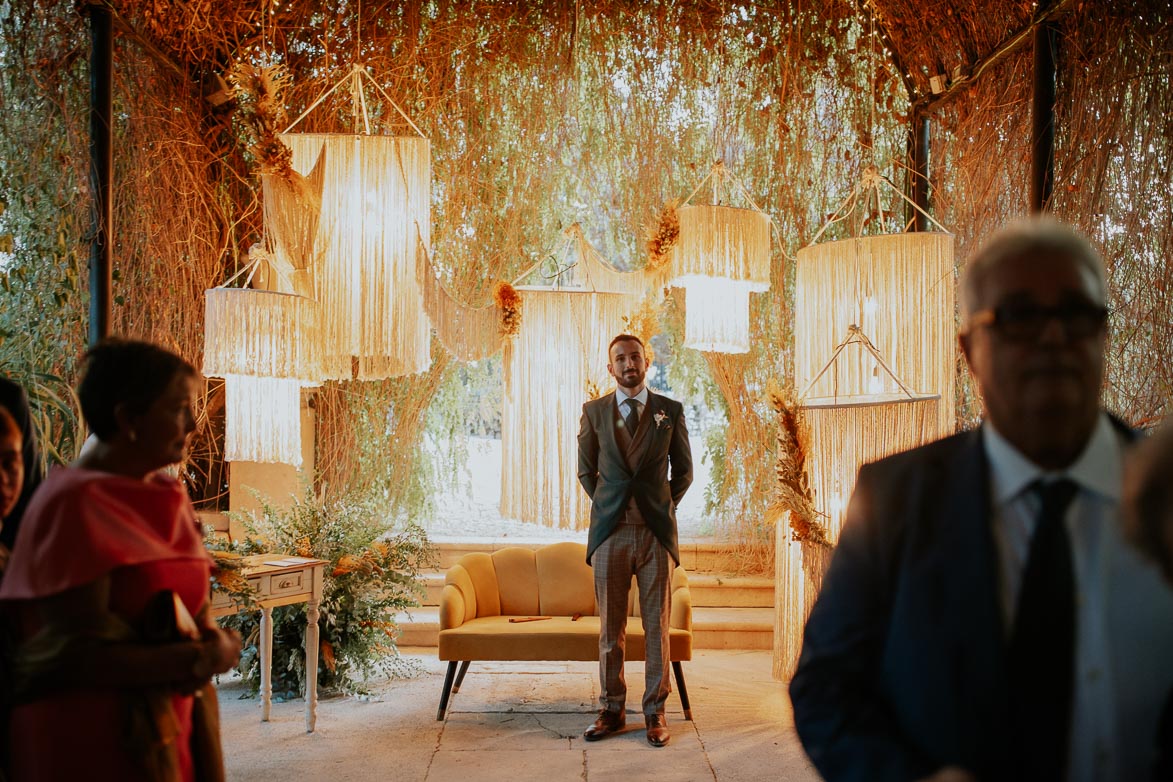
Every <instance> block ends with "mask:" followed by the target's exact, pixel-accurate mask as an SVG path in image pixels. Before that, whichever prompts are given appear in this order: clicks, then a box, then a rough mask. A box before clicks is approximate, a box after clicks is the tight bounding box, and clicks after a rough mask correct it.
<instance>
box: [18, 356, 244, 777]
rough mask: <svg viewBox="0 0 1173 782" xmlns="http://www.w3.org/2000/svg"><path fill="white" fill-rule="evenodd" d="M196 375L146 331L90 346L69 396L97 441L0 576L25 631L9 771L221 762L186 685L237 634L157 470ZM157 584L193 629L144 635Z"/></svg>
mask: <svg viewBox="0 0 1173 782" xmlns="http://www.w3.org/2000/svg"><path fill="white" fill-rule="evenodd" d="M198 378H199V375H198V373H197V372H196V370H195V369H194V368H193V367H192V366H191V365H190V364H188V363H187V362H186V361H184V360H183V359H182V358H180V357H179V356H176V355H174V354H172V353H170V352H168V351H166V350H163V349H162V348H159V347H156V346H154V345H151V344H148V343H145V342H132V341H123V340H108V341H105V342H103V343H101V344H99V345H97V346H96V347H94V348H93V349H91V350H90V352H89V353H88V354H87V356H86V366H85V371H84V375H83V378H82V381H81V384H80V386H79V388H78V398H79V399H80V401H81V407H82V413H83V415H84V416H85V419H86V423H87V424H88V425H89V427H90V430H91V432H92V433H93V438H91V442H90V443H87V446H86V447H85V448H84V449H83V453H82V456H81V457H80V458H79V459H78V460H77V461H76V462H74V463H73V464H72V465H70V466H69V467H68V468H61V469H57V470H55V471H54V472H52V473H51V474H50V475H49V476H48V478H47V479H46V480H45V482H44V483H43V484H42V485H41V487H40V489H39V490H38V492H37V493H36V494H35V495H34V496H33V499H32V501H31V503H30V505H29V508H28V511H27V512H26V515H25V518H24V521H23V525H22V528H21V532H20V536H19V537H18V540H17V543H16V546H15V547H14V549H13V551H12V555H11V557H10V559H9V562H8V567H7V569H6V572H5V574H4V580H3V582H2V584H0V601H2V603H3V608H4V610H5V611H6V613H8V614H10V615H12V616H13V617H14V620H15V622H16V627H17V638H18V644H17V648H16V650H15V654H14V659H13V665H14V680H15V690H16V695H15V699H14V700H15V702H16V703H15V706H14V707H13V709H12V719H11V727H10V731H9V737H8V739H9V742H10V743H9V747H10V753H11V760H10V762H11V768H10V773H11V778H12V779H13V780H21V781H22V782H23V781H24V780H32V781H34V782H40V781H41V780H76V779H87V780H158V779H166V780H177V781H178V780H194V779H197V778H215V777H217V776H219V775H222V773H223V771H222V768H219V769H215V768H204V767H202V766H198V761H199V760H200V757H199V753H196V757H194V758H193V752H192V749H191V747H192V744H191V737H192V725H193V723H192V714H193V702H194V700H195V698H194V694H196V693H200V692H202V688H203V687H204V685H205V684H206V683H207V682H208V680H209V679H210V678H211V676H213V675H214V674H217V673H222V672H224V671H227V670H229V669H230V668H231V667H232V666H233V665H234V664H235V663H236V660H237V658H238V657H239V653H240V638H239V636H237V635H236V634H235V633H232V632H227V631H224V630H221V629H220V628H219V627H217V626H216V624H215V623H214V621H212V620H211V619H210V618H209V616H208V610H207V609H208V593H209V575H210V567H211V560H210V559H209V557H208V555H207V553H206V552H205V550H204V547H203V543H202V536H201V533H200V528H199V524H198V522H197V519H196V516H195V512H194V510H193V509H192V506H191V502H190V500H189V499H188V497H187V493H186V492H185V491H184V489H183V487H182V486H181V485H180V483H179V482H178V481H176V480H175V479H174V478H172V477H170V476H168V475H166V474H164V473H163V472H160V470H161V469H162V468H164V467H166V466H168V465H171V464H174V463H176V462H179V461H181V460H182V458H183V452H184V448H185V446H186V443H187V438H188V436H189V435H190V434H191V432H192V430H193V429H194V428H195V422H194V417H193V412H192V405H193V401H194V397H195V392H196V385H197V380H198ZM168 590H169V591H170V592H173V593H174V598H172V596H171V595H170V594H168V592H167V591H168ZM160 593H163V596H164V597H166V598H167V599H168V600H170V601H171V604H172V605H173V606H174V608H173V609H172V610H173V611H174V612H175V613H177V614H178V615H179V616H180V618H179V619H178V620H176V619H172V621H171V622H170V626H171V627H172V628H174V627H175V626H176V625H177V624H178V625H179V626H182V624H183V619H184V618H187V619H190V617H195V622H194V625H193V626H191V627H190V628H189V630H188V635H187V637H190V638H191V640H178V641H177V640H173V639H172V638H168V639H167V640H163V641H156V640H148V637H147V636H148V634H147V633H146V632H144V628H143V623H144V621H155V620H153V619H152V617H150V616H145V614H147V613H148V605H158V599H157V598H158V596H159V595H160ZM153 598H154V599H153ZM180 604H181V605H182V607H179V605H180ZM184 609H186V610H184ZM151 613H153V614H157V613H158V612H157V611H153V610H152V612H151ZM187 614H190V616H187ZM200 705H201V707H202V706H203V702H202V701H201V704H200ZM213 707H214V704H213ZM196 712H197V713H199V714H203V713H204V712H203V711H201V710H200V709H197V710H196ZM213 716H214V715H213ZM206 723H207V721H206V720H204V721H202V722H201V723H200V724H205V725H206ZM197 766H198V768H197Z"/></svg>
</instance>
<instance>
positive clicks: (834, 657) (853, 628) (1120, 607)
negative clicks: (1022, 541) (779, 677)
mask: <svg viewBox="0 0 1173 782" xmlns="http://www.w3.org/2000/svg"><path fill="white" fill-rule="evenodd" d="M988 473H989V466H988V464H987V459H986V455H985V449H984V448H983V446H982V439H981V435H980V431H971V432H965V433H962V434H958V435H954V436H952V437H949V438H946V439H944V440H940V441H938V442H935V443H931V444H929V445H926V446H923V447H921V448H917V449H914V450H911V451H908V452H905V453H901V454H897V455H895V456H891V457H888V458H886V459H883V460H881V461H878V462H876V463H874V464H869V465H865V466H864V467H863V468H862V469H861V470H860V472H859V480H858V483H857V485H856V489H855V493H854V495H853V496H852V500H851V504H850V506H849V508H848V512H847V519H846V521H845V523H844V526H843V531H842V534H841V536H840V540H839V544H838V547H837V549H836V551H835V554H834V556H833V557H832V560H831V565H830V567H829V569H828V571H827V574H826V577H825V579H824V581H823V586H822V591H821V594H820V595H819V597H818V600H817V601H816V603H815V606H814V608H813V610H812V611H811V615H810V618H809V620H808V622H807V627H806V636H805V638H804V642H803V650H802V654H801V657H800V659H799V664H798V669H797V671H796V672H795V675H794V678H793V679H792V681H791V685H790V694H791V699H792V701H793V704H794V715H795V724H796V727H797V728H798V733H799V736H800V738H801V739H802V742H803V745H804V747H805V748H806V750H807V753H808V754H809V755H810V758H811V760H812V761H813V762H814V764H815V766H816V767H817V768H818V770H819V772H820V773H821V774H822V775H823V776H824V777H825V778H826V779H828V780H860V781H861V782H862V781H863V780H868V781H869V782H882V781H884V780H912V779H919V778H921V777H924V776H927V775H929V774H931V773H933V772H934V771H936V770H938V769H940V768H941V767H943V766H947V765H956V766H960V767H963V768H966V769H969V770H970V771H971V772H973V773H975V774H977V775H978V776H979V778H981V779H987V780H1003V779H1011V778H1013V776H1014V773H1013V769H1012V768H1011V767H1010V765H1011V760H1010V758H1009V757H1007V755H1006V748H1007V747H1008V745H1009V743H1010V742H1009V740H1008V736H1007V730H1008V722H1009V713H1010V712H1009V706H1010V701H1009V692H1008V686H1007V682H1006V655H1005V645H1006V631H1005V622H1004V618H1003V616H1002V612H1001V607H1000V602H999V600H1000V597H999V596H1000V593H1001V592H1000V589H1001V588H1000V583H999V572H1000V564H999V560H998V553H997V548H996V544H995V541H994V536H993V530H992V529H991V523H990V518H991V508H990V500H989V489H988V483H989V480H988ZM1108 538H1111V541H1110V543H1111V546H1110V548H1111V556H1112V557H1113V558H1114V559H1113V563H1114V569H1113V571H1112V572H1113V573H1114V574H1115V575H1113V576H1110V577H1111V578H1113V579H1114V580H1113V582H1112V588H1111V589H1110V590H1108V593H1109V594H1110V595H1112V599H1113V600H1115V601H1116V602H1114V603H1113V604H1112V614H1113V615H1114V616H1115V617H1116V619H1115V620H1110V621H1112V623H1113V626H1112V627H1110V628H1109V631H1110V633H1111V634H1110V636H1109V637H1110V638H1111V639H1112V643H1113V645H1114V647H1117V649H1116V651H1117V653H1116V654H1115V655H1114V658H1115V664H1114V667H1113V671H1112V675H1113V677H1114V682H1115V687H1116V690H1117V701H1118V704H1119V706H1118V713H1119V714H1121V715H1123V716H1122V717H1120V718H1119V723H1120V725H1121V726H1123V727H1122V732H1129V733H1130V734H1131V733H1135V734H1137V735H1136V736H1135V737H1134V739H1135V742H1136V743H1135V744H1130V745H1129V746H1128V747H1127V748H1123V747H1122V751H1124V749H1127V750H1128V751H1129V752H1130V753H1131V754H1130V758H1131V759H1132V762H1134V764H1137V763H1138V764H1139V765H1140V767H1141V768H1144V763H1145V760H1144V759H1143V758H1142V759H1140V760H1137V756H1138V755H1143V754H1144V750H1145V748H1146V747H1151V742H1152V738H1151V734H1150V735H1149V736H1145V735H1141V734H1143V733H1144V732H1146V731H1149V730H1152V729H1153V727H1154V726H1155V722H1156V713H1157V711H1158V710H1159V706H1160V701H1161V699H1162V698H1163V696H1164V693H1165V692H1166V691H1167V690H1165V689H1161V688H1162V687H1165V688H1167V687H1168V686H1169V684H1168V675H1167V674H1166V673H1163V671H1168V670H1169V665H1168V662H1167V661H1168V660H1169V659H1173V613H1170V612H1171V610H1173V595H1171V594H1170V593H1169V592H1168V591H1167V590H1165V589H1164V587H1163V585H1161V584H1160V581H1159V579H1158V578H1157V577H1156V574H1155V572H1148V570H1147V569H1146V567H1147V566H1146V564H1145V563H1143V562H1142V561H1141V560H1140V558H1139V557H1136V556H1135V552H1133V551H1132V550H1131V549H1130V548H1129V547H1128V546H1126V545H1125V544H1124V543H1123V541H1121V540H1119V539H1118V536H1117V535H1116V534H1115V533H1113V535H1111V536H1106V537H1105V540H1107V539H1108ZM1134 557H1135V558H1134ZM1102 588H1103V589H1107V587H1106V586H1105V587H1102ZM1166 622H1167V623H1168V625H1169V626H1168V627H1164V624H1165V623H1166ZM1138 644H1139V645H1138ZM1163 661H1164V662H1163ZM1162 679H1164V680H1165V683H1164V684H1162V683H1161V680H1162ZM1125 728H1126V729H1127V730H1125ZM1128 740H1129V741H1131V740H1133V739H1128ZM1134 767H1135V765H1134V766H1129V768H1134Z"/></svg>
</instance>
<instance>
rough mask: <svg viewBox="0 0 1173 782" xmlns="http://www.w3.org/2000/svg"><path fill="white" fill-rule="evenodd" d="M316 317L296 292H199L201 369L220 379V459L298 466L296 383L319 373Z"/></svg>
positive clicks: (313, 306) (307, 382) (316, 378)
mask: <svg viewBox="0 0 1173 782" xmlns="http://www.w3.org/2000/svg"><path fill="white" fill-rule="evenodd" d="M317 319H318V305H317V302H315V301H313V300H312V299H307V298H305V297H303V296H297V295H293V294H288V293H277V292H273V291H260V290H252V289H249V288H212V289H211V290H208V291H205V307H204V324H205V325H204V374H205V375H207V376H208V377H221V378H224V393H225V423H224V458H225V460H226V461H230V462H232V461H248V462H270V463H284V464H291V465H294V466H295V467H300V466H301V463H302V452H301V389H302V388H303V387H306V386H313V385H318V384H319V382H320V375H321V371H322V370H321V363H322V362H321V343H320V341H319V339H318V336H317V333H316V326H317Z"/></svg>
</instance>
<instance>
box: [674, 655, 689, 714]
mask: <svg viewBox="0 0 1173 782" xmlns="http://www.w3.org/2000/svg"><path fill="white" fill-rule="evenodd" d="M672 673H673V674H674V675H675V676H676V689H677V690H678V691H679V692H680V705H681V706H682V707H683V708H684V718H685V719H686V720H691V719H692V707H691V706H689V705H688V688H687V687H685V686H684V667H683V666H682V665H681V664H680V663H679V662H674V663H672Z"/></svg>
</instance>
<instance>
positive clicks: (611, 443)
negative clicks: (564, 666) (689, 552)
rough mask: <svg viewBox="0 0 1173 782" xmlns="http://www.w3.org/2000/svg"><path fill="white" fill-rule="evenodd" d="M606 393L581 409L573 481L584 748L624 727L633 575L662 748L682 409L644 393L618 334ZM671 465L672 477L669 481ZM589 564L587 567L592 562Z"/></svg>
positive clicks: (650, 733)
mask: <svg viewBox="0 0 1173 782" xmlns="http://www.w3.org/2000/svg"><path fill="white" fill-rule="evenodd" d="M607 356H608V363H607V372H609V373H610V374H611V377H613V378H615V382H616V384H617V388H616V389H615V391H614V393H610V394H607V395H606V396H603V397H600V398H599V399H595V400H592V401H590V402H587V403H586V404H585V405H583V406H582V423H581V425H580V427H579V432H578V480H579V482H580V483H582V487H583V488H584V489H586V493H587V494H588V495H590V498H591V527H590V533H589V535H588V537H587V564H590V565H592V566H593V567H594V573H595V602H596V603H597V604H598V606H599V681H600V686H601V691H600V694H599V702H600V704H601V706H602V710H601V711H600V712H599V716H598V718H597V719H596V720H595V722H594V724H593V725H591V726H590V727H589V728H587V729H586V731H585V732H584V733H583V738H585V739H586V740H587V741H598V740H599V739H601V738H604V737H606V736H609V735H611V734H612V733H616V732H618V731H620V730H622V729H623V726H624V724H625V722H626V716H625V712H624V702H625V699H626V697H627V683H626V682H625V681H624V678H623V656H624V647H625V640H626V631H627V596H628V593H629V592H630V590H631V577H632V575H634V576H635V578H636V582H637V583H638V585H639V612H640V618H641V619H642V620H643V628H644V639H645V643H644V646H645V650H646V652H645V661H646V662H645V668H644V671H645V674H644V676H645V679H644V698H643V712H644V719H645V721H646V723H647V738H648V743H649V744H651V745H652V746H653V747H662V746H664V745H665V744H667V743H668V740H669V738H670V736H669V733H668V722H667V720H666V719H665V717H664V704H665V703H666V702H667V700H668V693H669V692H671V689H672V687H671V684H670V682H669V680H668V662H669V661H668V652H669V648H668V616H669V610H668V609H669V600H670V599H671V588H672V569H673V567H674V564H673V563H674V562H675V563H677V564H679V562H680V552H679V551H678V550H677V547H676V506H677V505H678V504H679V503H680V499H681V498H682V497H683V496H684V492H685V491H686V490H687V489H688V486H689V484H691V483H692V452H691V450H690V448H689V445H688V429H687V428H686V427H685V424H684V406H683V405H681V404H680V403H679V402H677V401H675V400H673V399H669V398H668V397H665V396H660V395H659V394H653V393H652V392H651V391H649V390H648V388H647V386H645V385H644V378H645V376H646V375H647V359H646V358H645V357H644V344H643V342H641V341H640V340H639V338H638V337H633V336H631V335H630V334H620V335H619V336H617V337H615V339H613V340H611V344H610V345H609V346H608V348H607ZM669 466H671V473H672V477H671V478H669V477H668V473H669ZM592 559H593V560H594V561H593V562H592Z"/></svg>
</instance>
